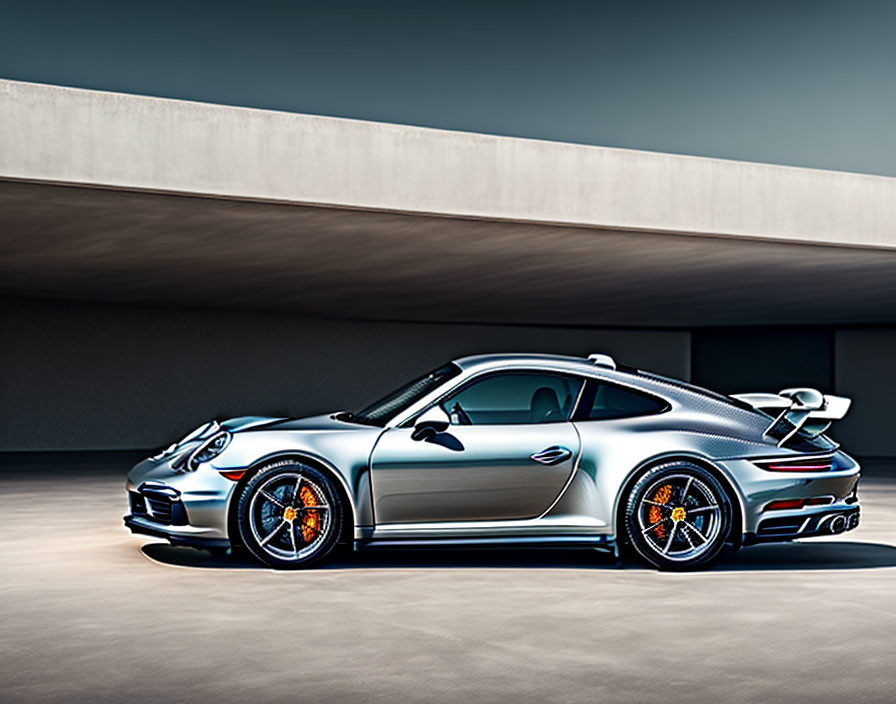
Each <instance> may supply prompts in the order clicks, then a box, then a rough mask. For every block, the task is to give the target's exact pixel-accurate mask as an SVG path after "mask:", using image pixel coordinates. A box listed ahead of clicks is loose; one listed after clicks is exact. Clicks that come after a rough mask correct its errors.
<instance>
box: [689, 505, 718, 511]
mask: <svg viewBox="0 0 896 704" xmlns="http://www.w3.org/2000/svg"><path fill="white" fill-rule="evenodd" d="M718 507H719V505H718V504H710V505H709V506H699V507H697V508H689V509H688V513H703V512H704V511H712V510H713V509H714V508H718Z"/></svg>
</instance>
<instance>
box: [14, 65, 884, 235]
mask: <svg viewBox="0 0 896 704" xmlns="http://www.w3.org/2000/svg"><path fill="white" fill-rule="evenodd" d="M0 125H3V129H2V130H0V177H7V178H21V179H34V180H42V181H58V182H65V183H82V184H96V185H105V186H112V187H119V188H135V189H147V190H164V191H176V192H184V193H203V194H212V195H219V196H229V197H236V198H247V199H252V198H257V199H270V200H284V201H291V202H302V203H312V204H313V203H319V204H330V205H342V206H348V207H355V208H371V209H385V210H399V211H405V212H425V213H439V214H446V215H452V216H465V217H487V218H498V219H512V220H524V221H532V222H542V223H567V224H576V225H585V226H592V227H604V228H619V229H623V230H641V231H645V230H646V231H659V232H681V233H687V234H708V235H713V236H719V235H723V236H745V237H758V238H766V239H776V240H796V241H804V242H812V243H836V244H846V245H871V246H881V247H896V179H892V178H883V177H877V176H867V175H860V174H847V173H839V172H832V171H820V170H813V169H797V168H792V167H782V166H774V165H769V164H751V163H744V162H735V161H725V160H720V159H706V158H699V157H690V156H680V155H672V154H657V153H653V152H644V151H633V150H626V149H609V148H605V147H592V146H582V145H577V144H562V143H557V142H546V141H539V140H531V139H514V138H508V137H495V136H491V135H483V134H469V133H462V132H450V131H445V130H433V129H424V128H419V127H408V126H405V125H390V124H382V123H374V122H363V121H358V120H345V119H336V118H329V117H317V116H311V115H295V114H289V113H282V112H273V111H266V110H249V109H245V108H234V107H226V106H220V105H208V104H202V103H193V102H186V101H177V100H162V99H158V98H148V97H141V96H134V95H123V94H117V93H105V92H100V91H89V90H79V89H72V88H61V87H58V86H47V85H38V84H30V83H21V82H16V81H4V80H0Z"/></svg>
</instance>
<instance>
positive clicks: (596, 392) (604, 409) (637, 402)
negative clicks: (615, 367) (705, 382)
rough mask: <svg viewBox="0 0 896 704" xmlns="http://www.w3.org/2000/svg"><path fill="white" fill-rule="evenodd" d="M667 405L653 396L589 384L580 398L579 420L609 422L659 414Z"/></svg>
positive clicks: (606, 385) (598, 383) (614, 387)
mask: <svg viewBox="0 0 896 704" xmlns="http://www.w3.org/2000/svg"><path fill="white" fill-rule="evenodd" d="M667 405H668V404H667V403H666V402H665V401H663V400H661V399H658V398H656V397H654V396H649V395H648V394H642V393H639V392H637V391H633V390H631V389H624V388H622V387H620V386H615V385H613V384H605V383H603V382H590V383H589V384H588V388H587V389H586V390H585V394H584V395H583V398H582V404H581V410H580V411H578V412H577V413H576V416H577V417H578V418H579V419H580V420H610V419H613V418H630V417H632V416H646V415H650V414H653V413H660V412H661V411H664V410H665V409H666V407H667Z"/></svg>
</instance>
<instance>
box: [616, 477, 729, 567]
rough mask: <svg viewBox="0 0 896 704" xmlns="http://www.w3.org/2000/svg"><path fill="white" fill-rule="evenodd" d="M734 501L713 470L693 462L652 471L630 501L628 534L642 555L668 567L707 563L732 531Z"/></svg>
mask: <svg viewBox="0 0 896 704" xmlns="http://www.w3.org/2000/svg"><path fill="white" fill-rule="evenodd" d="M731 510H732V509H731V502H730V501H729V499H728V495H727V494H726V493H725V490H724V489H723V488H722V485H721V484H720V483H719V481H718V479H716V478H715V477H714V476H713V475H712V474H710V473H709V472H708V471H706V470H705V469H703V467H700V466H699V465H696V464H692V463H690V462H669V463H666V464H662V465H659V466H657V467H654V468H653V469H651V470H650V471H648V472H647V473H646V474H645V475H644V476H643V477H641V478H640V479H639V480H638V482H637V483H636V484H635V486H634V487H632V490H631V491H630V492H629V495H628V502H627V504H626V512H625V525H626V530H627V532H628V538H629V540H630V541H631V543H632V546H633V547H634V548H635V550H637V551H638V554H640V555H641V557H643V558H644V559H645V560H647V561H648V562H650V563H651V564H653V565H655V566H656V567H659V568H660V569H664V570H688V569H696V568H699V567H706V566H707V565H709V564H710V563H712V562H713V561H714V560H716V559H717V558H718V556H719V554H720V553H721V551H722V548H723V547H724V546H725V541H726V540H727V539H728V533H729V531H730V530H731Z"/></svg>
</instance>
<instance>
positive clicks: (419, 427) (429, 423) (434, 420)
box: [411, 406, 451, 440]
mask: <svg viewBox="0 0 896 704" xmlns="http://www.w3.org/2000/svg"><path fill="white" fill-rule="evenodd" d="M450 425H451V420H450V419H449V418H448V414H447V413H445V411H443V410H442V408H441V407H440V406H433V407H432V408H430V409H429V410H428V411H426V412H425V413H422V414H421V415H420V416H419V417H418V418H417V420H416V421H414V432H412V433H411V440H428V439H429V438H431V437H433V436H434V435H437V434H439V433H442V432H444V431H446V430H448V426H450Z"/></svg>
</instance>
